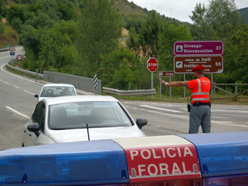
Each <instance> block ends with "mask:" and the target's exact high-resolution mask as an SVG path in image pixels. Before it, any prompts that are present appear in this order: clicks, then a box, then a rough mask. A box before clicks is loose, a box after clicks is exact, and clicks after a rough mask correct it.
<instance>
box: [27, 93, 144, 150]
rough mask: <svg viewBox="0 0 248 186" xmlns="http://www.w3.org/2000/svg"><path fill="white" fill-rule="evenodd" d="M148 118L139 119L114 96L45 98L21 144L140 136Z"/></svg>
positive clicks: (36, 110) (32, 118) (38, 105)
mask: <svg viewBox="0 0 248 186" xmlns="http://www.w3.org/2000/svg"><path fill="white" fill-rule="evenodd" d="M146 124H147V120H146V119H142V118H138V119H137V120H136V122H135V121H134V119H133V118H132V116H131V115H130V114H129V113H128V111H127V110H126V109H125V108H124V106H123V105H122V104H121V103H120V102H119V101H118V100H117V99H115V98H113V97H111V96H98V95H78V96H66V97H56V98H50V99H43V100H41V101H40V102H39V103H37V105H36V107H35V109H34V112H33V114H32V117H31V119H30V121H28V123H26V124H25V129H24V136H23V142H22V146H34V145H44V144H53V143H64V142H75V141H87V140H98V139H113V138H129V137H141V136H145V134H144V133H143V132H142V131H141V130H140V129H141V128H142V127H143V126H144V125H146Z"/></svg>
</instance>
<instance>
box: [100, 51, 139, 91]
mask: <svg viewBox="0 0 248 186" xmlns="http://www.w3.org/2000/svg"><path fill="white" fill-rule="evenodd" d="M140 65H141V63H140V61H139V59H138V57H137V56H136V55H135V54H134V53H132V52H131V51H130V50H129V49H127V48H120V49H119V50H118V51H114V52H113V53H111V54H108V55H105V56H102V60H101V63H100V70H99V74H100V76H99V77H100V78H101V80H102V85H103V86H107V87H111V88H117V89H121V90H123V89H128V88H130V87H129V85H131V89H136V88H137V87H138V85H139V83H140V80H141V77H140V75H141V73H140Z"/></svg>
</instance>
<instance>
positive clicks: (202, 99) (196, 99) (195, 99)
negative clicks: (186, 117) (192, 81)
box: [191, 98, 209, 101]
mask: <svg viewBox="0 0 248 186" xmlns="http://www.w3.org/2000/svg"><path fill="white" fill-rule="evenodd" d="M191 100H192V101H208V100H209V98H193V99H191Z"/></svg>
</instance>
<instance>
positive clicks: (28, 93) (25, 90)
mask: <svg viewBox="0 0 248 186" xmlns="http://www.w3.org/2000/svg"><path fill="white" fill-rule="evenodd" d="M24 92H27V93H28V94H31V95H33V96H34V95H35V94H34V93H32V92H29V91H28V90H24Z"/></svg>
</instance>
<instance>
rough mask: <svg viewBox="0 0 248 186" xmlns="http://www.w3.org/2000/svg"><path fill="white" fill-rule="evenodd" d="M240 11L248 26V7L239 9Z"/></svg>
mask: <svg viewBox="0 0 248 186" xmlns="http://www.w3.org/2000/svg"><path fill="white" fill-rule="evenodd" d="M238 11H239V13H240V15H241V17H243V19H244V21H245V22H246V24H248V7H247V8H242V9H239V10H238Z"/></svg>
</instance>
